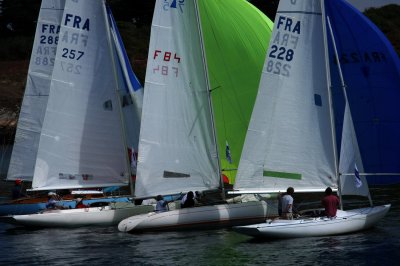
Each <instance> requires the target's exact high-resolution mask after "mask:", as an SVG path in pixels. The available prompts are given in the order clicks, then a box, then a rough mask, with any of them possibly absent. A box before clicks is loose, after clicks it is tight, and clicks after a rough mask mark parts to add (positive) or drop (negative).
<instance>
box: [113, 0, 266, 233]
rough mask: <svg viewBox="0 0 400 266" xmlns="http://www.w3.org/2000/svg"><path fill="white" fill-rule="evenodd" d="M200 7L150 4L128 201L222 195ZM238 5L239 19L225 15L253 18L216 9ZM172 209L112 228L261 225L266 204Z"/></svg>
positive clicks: (246, 11)
mask: <svg viewBox="0 0 400 266" xmlns="http://www.w3.org/2000/svg"><path fill="white" fill-rule="evenodd" d="M200 2H201V3H202V4H205V2H206V1H196V0H191V1H184V2H183V1H179V2H178V1H170V2H168V3H167V2H165V1H161V0H158V1H156V5H155V11H154V16H153V22H152V31H151V38H150V47H149V57H148V64H147V71H146V81H145V93H144V101H143V116H142V125H141V131H140V140H139V149H140V154H139V160H138V168H137V179H136V184H135V185H136V186H135V196H136V197H139V198H151V197H155V196H157V195H175V194H179V193H182V192H184V193H186V192H188V191H193V192H194V191H203V192H204V194H205V195H207V193H208V192H210V191H218V190H220V189H221V188H223V186H222V180H221V168H220V158H219V152H218V148H217V141H216V132H215V122H216V121H214V116H213V108H212V103H211V97H210V92H211V89H210V84H209V77H208V74H209V71H208V64H207V62H208V60H207V59H206V54H207V47H205V46H204V41H203V33H202V25H203V23H207V22H208V23H212V20H207V22H205V21H204V20H203V17H200V16H201V14H207V15H209V16H211V15H210V13H212V10H210V9H206V10H200V8H202V7H204V8H205V7H207V5H205V6H201V4H200ZM210 2H213V1H210ZM220 2H223V1H220ZM238 2H241V3H242V4H243V5H242V9H241V11H242V12H243V13H241V12H231V13H224V14H235V15H236V16H237V18H240V19H246V17H247V18H251V17H258V16H259V15H260V14H259V13H258V12H257V11H256V10H255V9H254V7H252V6H250V5H249V4H248V3H246V2H245V1H235V2H234V1H226V2H225V3H229V4H230V5H219V7H220V8H221V9H223V8H224V7H225V8H229V7H234V6H235V4H236V3H238ZM244 3H245V4H246V5H247V6H246V5H245V4H244ZM200 11H204V12H200ZM236 11H237V10H236ZM219 12H221V11H219ZM249 21H251V20H249ZM256 21H257V20H256ZM256 23H258V22H256ZM251 24H252V23H250V22H249V23H248V24H246V25H247V26H248V25H251ZM216 25H218V24H216ZM226 28H228V27H226ZM265 29H266V30H267V27H266V28H265ZM236 34H237V35H238V33H236ZM217 37H218V36H216V38H217ZM238 38H239V39H237V44H238V45H239V46H240V43H241V42H240V37H238ZM217 43H218V42H217ZM243 43H245V42H243ZM218 44H219V45H221V43H218ZM221 49H223V47H222V48H221ZM221 52H223V51H221ZM227 56H229V55H227ZM242 60H244V59H243V57H242ZM235 66H236V65H230V66H228V65H227V66H226V67H228V68H229V67H232V68H234V67H235ZM236 67H238V68H240V66H236ZM225 89H228V88H225ZM218 193H219V192H218ZM221 193H224V191H222V192H221ZM171 207H175V208H170V210H169V211H166V212H158V213H156V212H154V213H150V214H143V215H136V216H132V217H129V218H127V219H125V220H123V221H121V222H120V223H119V225H118V229H119V230H120V231H122V232H130V233H135V232H144V231H162V230H183V229H201V228H216V227H229V226H233V225H239V224H250V223H254V222H255V221H263V220H264V219H265V217H266V213H267V208H266V203H265V202H264V201H258V200H251V201H247V202H240V203H236V204H227V203H224V204H221V203H219V204H218V203H214V204H211V205H203V206H198V207H193V208H179V207H178V208H177V207H176V206H171Z"/></svg>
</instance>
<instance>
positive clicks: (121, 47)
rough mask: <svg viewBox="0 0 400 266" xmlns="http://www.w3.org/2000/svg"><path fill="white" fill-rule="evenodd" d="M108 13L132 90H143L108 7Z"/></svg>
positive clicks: (122, 64) (122, 65)
mask: <svg viewBox="0 0 400 266" xmlns="http://www.w3.org/2000/svg"><path fill="white" fill-rule="evenodd" d="M107 12H108V16H109V19H110V26H111V28H112V30H113V31H114V32H115V34H116V37H117V42H116V49H117V50H118V52H119V53H120V54H121V55H122V56H121V57H122V58H119V60H120V61H122V62H121V64H120V66H121V67H122V68H123V70H124V73H126V75H127V78H128V80H129V82H130V84H131V85H132V88H130V89H133V91H135V92H136V91H139V90H141V89H143V86H142V85H141V84H140V82H139V80H138V78H137V77H136V75H135V73H133V70H132V67H131V65H130V62H129V58H128V55H127V54H126V50H125V46H124V44H123V42H122V38H121V35H120V33H119V31H118V27H117V25H116V22H115V20H114V17H113V15H112V12H111V9H110V7H109V6H107ZM128 86H129V85H128Z"/></svg>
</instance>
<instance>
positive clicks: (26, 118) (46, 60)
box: [7, 0, 65, 181]
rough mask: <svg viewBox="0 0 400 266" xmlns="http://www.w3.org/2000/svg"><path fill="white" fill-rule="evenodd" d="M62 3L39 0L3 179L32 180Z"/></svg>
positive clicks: (56, 0) (60, 0) (62, 7)
mask: <svg viewBox="0 0 400 266" xmlns="http://www.w3.org/2000/svg"><path fill="white" fill-rule="evenodd" d="M64 5H65V0H43V1H42V4H41V6H40V12H39V17H38V22H37V26H36V33H35V39H34V42H33V49H32V55H31V59H30V63H29V70H28V79H27V82H26V88H25V94H24V98H23V101H22V106H21V112H20V115H19V119H18V125H17V132H16V135H15V142H14V146H13V151H12V155H11V159H10V165H9V168H8V175H7V180H15V179H17V178H19V179H22V180H25V181H32V177H33V172H34V169H35V162H36V155H37V149H38V146H39V138H40V132H41V130H42V125H43V119H44V115H45V111H46V106H47V100H48V96H49V89H50V83H51V74H52V72H53V67H54V60H55V56H56V50H57V43H58V41H59V37H58V34H59V30H60V22H61V18H62V15H63V10H64Z"/></svg>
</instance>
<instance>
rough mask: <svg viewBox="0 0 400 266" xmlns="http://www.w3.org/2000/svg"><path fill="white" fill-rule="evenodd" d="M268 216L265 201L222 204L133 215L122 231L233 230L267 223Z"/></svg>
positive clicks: (120, 228)
mask: <svg viewBox="0 0 400 266" xmlns="http://www.w3.org/2000/svg"><path fill="white" fill-rule="evenodd" d="M266 214H267V204H266V202H264V201H251V202H244V203H235V204H220V205H212V206H201V207H194V208H185V209H176V210H172V211H167V212H161V213H155V212H152V213H149V214H144V215H137V216H132V217H129V218H127V219H125V220H122V221H121V222H120V223H119V225H118V229H119V230H120V231H122V232H129V233H140V232H146V231H169V230H185V229H209V228H220V227H231V226H234V225H244V224H252V223H255V222H256V221H258V222H260V221H265V217H266Z"/></svg>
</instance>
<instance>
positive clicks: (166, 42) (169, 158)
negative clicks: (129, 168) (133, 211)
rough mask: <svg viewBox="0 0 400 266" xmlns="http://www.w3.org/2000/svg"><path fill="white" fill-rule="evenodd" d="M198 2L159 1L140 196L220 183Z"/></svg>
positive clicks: (143, 136) (145, 108)
mask: <svg viewBox="0 0 400 266" xmlns="http://www.w3.org/2000/svg"><path fill="white" fill-rule="evenodd" d="M201 42H202V40H201V34H200V28H199V21H198V15H197V10H196V1H179V2H178V1H172V2H168V1H161V0H158V1H156V5H155V9H154V15H153V22H152V28H151V37H150V47H149V56H148V62H147V70H146V81H145V92H144V101H143V113H142V126H141V131H140V140H139V147H140V153H139V160H138V172H137V179H136V186H135V195H136V196H137V197H150V196H155V195H158V194H176V193H180V192H183V191H189V190H199V191H201V190H209V189H215V188H218V187H219V184H220V177H219V176H220V174H219V169H218V157H217V150H216V143H215V141H214V136H213V125H212V121H211V110H210V104H209V92H208V91H209V87H208V81H207V76H206V72H205V60H204V58H203V51H202V49H203V47H202V43H201Z"/></svg>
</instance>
